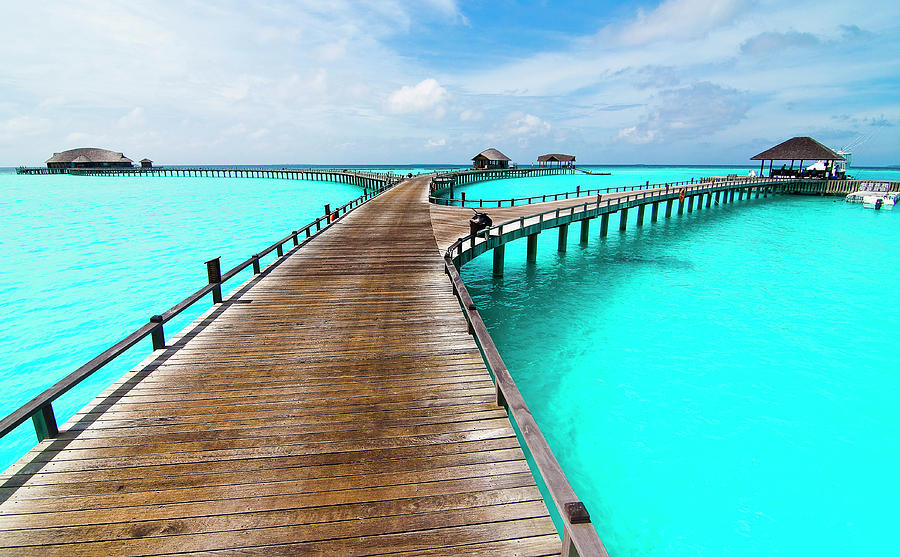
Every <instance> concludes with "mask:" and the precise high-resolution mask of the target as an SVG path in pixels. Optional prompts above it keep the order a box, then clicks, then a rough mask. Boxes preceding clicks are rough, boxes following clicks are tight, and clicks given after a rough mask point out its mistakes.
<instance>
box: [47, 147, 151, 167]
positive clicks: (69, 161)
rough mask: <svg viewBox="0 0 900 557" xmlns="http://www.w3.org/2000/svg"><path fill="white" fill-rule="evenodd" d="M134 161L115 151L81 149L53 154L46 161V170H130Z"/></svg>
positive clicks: (92, 148) (91, 148) (90, 148)
mask: <svg viewBox="0 0 900 557" xmlns="http://www.w3.org/2000/svg"><path fill="white" fill-rule="evenodd" d="M133 166H134V161H132V160H131V159H129V158H128V157H126V156H125V155H123V154H122V153H117V152H115V151H109V150H107V149H97V148H94V147H82V148H80V149H69V150H68V151H63V152H62V153H53V156H52V157H50V158H49V159H47V168H131V167H133Z"/></svg>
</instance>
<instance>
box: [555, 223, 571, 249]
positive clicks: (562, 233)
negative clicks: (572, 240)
mask: <svg viewBox="0 0 900 557" xmlns="http://www.w3.org/2000/svg"><path fill="white" fill-rule="evenodd" d="M568 240H569V225H568V224H563V225H562V226H560V227H559V243H558V244H557V246H556V249H557V250H559V251H566V244H567V243H568Z"/></svg>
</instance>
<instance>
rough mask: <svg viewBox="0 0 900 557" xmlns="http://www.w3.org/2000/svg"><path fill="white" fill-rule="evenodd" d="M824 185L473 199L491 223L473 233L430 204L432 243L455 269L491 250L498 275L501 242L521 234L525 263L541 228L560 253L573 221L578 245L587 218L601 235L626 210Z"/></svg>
mask: <svg viewBox="0 0 900 557" xmlns="http://www.w3.org/2000/svg"><path fill="white" fill-rule="evenodd" d="M828 187H829V186H828V184H826V182H825V181H823V180H817V181H815V183H807V181H803V182H801V181H798V180H786V179H771V178H732V179H727V178H724V179H719V180H713V181H704V182H693V181H691V182H673V183H669V184H653V185H650V184H646V185H642V186H635V187H634V188H631V187H628V188H621V187H620V188H608V190H607V191H604V192H602V193H600V192H598V193H592V194H591V195H580V196H576V195H572V196H570V195H569V194H568V193H566V194H552V195H553V197H555V198H556V199H555V200H554V201H547V202H536V203H533V204H532V203H531V199H534V198H523V199H524V200H527V201H528V202H527V203H525V204H519V205H516V201H517V200H515V199H514V200H509V201H510V202H509V203H506V202H507V200H490V201H487V202H486V201H484V200H479V206H480V207H481V208H479V209H478V210H479V211H483V212H485V213H487V214H488V215H489V216H490V217H491V219H492V220H493V223H494V224H493V225H492V226H490V227H488V228H486V229H484V230H482V231H479V232H478V233H476V234H475V235H472V234H469V228H468V225H467V223H466V222H464V221H463V218H464V217H467V216H468V217H470V216H471V215H472V208H464V207H453V206H446V205H441V204H437V203H433V204H432V205H431V216H432V222H433V224H434V230H435V237H436V239H437V242H438V246H439V247H440V248H441V249H442V250H445V252H446V255H445V256H446V258H447V260H448V261H449V262H452V264H453V265H454V266H456V267H460V266H462V265H463V264H465V263H467V262H468V261H471V260H472V259H474V258H475V257H477V256H478V255H480V254H482V253H485V252H487V251H490V250H493V257H494V262H493V273H494V275H495V276H502V275H503V267H504V257H505V249H504V246H505V244H507V243H508V242H511V241H513V240H517V239H520V238H527V242H528V244H527V249H526V253H527V255H526V257H527V259H528V260H529V261H535V260H536V257H537V237H538V234H540V233H541V232H542V231H544V230H548V229H556V230H557V232H558V234H559V241H558V249H559V251H565V250H566V246H567V243H568V231H569V225H571V224H573V223H576V222H578V223H579V224H580V226H581V230H580V240H581V242H582V243H584V242H587V241H588V237H589V234H590V223H591V221H593V220H594V219H597V218H599V219H600V231H599V235H600V236H601V237H602V236H606V235H607V233H608V231H609V222H610V218H611V217H612V216H614V215H615V214H618V215H619V219H618V221H619V222H618V228H619V230H625V229H626V227H627V223H628V215H629V210H631V209H634V210H635V211H636V212H637V218H636V225H637V226H643V225H644V222H645V215H646V213H647V211H646V209H647V208H648V207H649V208H650V211H649V213H650V215H649V221H650V222H656V221H657V220H658V219H659V218H660V213H661V212H662V213H663V217H664V218H669V217H671V216H672V214H673V212H676V211H677V214H679V215H681V214H683V213H684V212H685V211H687V212H689V213H690V212H693V211H694V210H700V209H702V208H703V207H704V206H705V207H706V208H709V207H711V206H712V204H713V203H715V204H716V205H718V204H720V203H721V204H727V203H734V202H735V201H741V200H743V199H744V198H745V196H746V199H748V200H749V199H751V198H759V197H768V196H769V195H774V194H787V193H809V194H817V195H818V194H824V192H825V191H826V190H827V188H828ZM591 191H592V192H596V191H597V190H591ZM571 193H573V194H574V193H576V192H571ZM542 197H549V196H542ZM454 201H460V200H454ZM495 203H496V205H494V204H495ZM487 206H494V208H487ZM470 207H471V205H470Z"/></svg>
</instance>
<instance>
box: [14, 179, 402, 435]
mask: <svg viewBox="0 0 900 557" xmlns="http://www.w3.org/2000/svg"><path fill="white" fill-rule="evenodd" d="M397 183H398V182H397V181H394V180H387V181H385V183H384V184H382V185H380V186H378V187H377V188H375V189H372V190H369V191H367V192H366V193H364V194H363V195H361V196H359V197H357V198H356V199H353V200H351V201H348V202H347V203H345V204H344V205H342V206H340V207H338V208H337V209H335V210H334V211H330V209H329V211H330V212H328V213H327V214H325V215H323V216H321V217H318V218H317V219H315V220H314V221H312V222H311V223H309V224H307V225H305V226H303V227H302V228H300V229H298V230H294V231H293V232H291V233H290V234H288V235H287V236H285V237H283V238H281V239H280V240H278V241H276V242H275V243H273V244H271V245H270V246H268V247H266V248H265V249H264V250H262V251H261V252H259V253H257V254H254V255H252V256H251V257H250V258H249V259H247V260H245V261H243V262H241V263H238V264H237V265H236V266H234V267H233V268H231V269H230V270H228V271H227V272H225V273H224V274H222V273H221V270H220V269H219V259H218V258H216V259H213V260H211V261H208V262H207V273H208V275H209V284H207V285H206V286H204V287H202V288H200V289H199V290H197V291H196V292H194V293H193V294H191V295H189V296H188V297H187V298H185V299H184V300H182V301H180V302H178V303H177V304H175V305H174V306H172V307H171V308H169V309H168V310H166V311H165V312H163V313H162V314H160V315H154V316H152V317H151V318H150V321H149V322H148V323H146V324H145V325H142V326H140V327H138V328H137V329H136V330H135V331H133V332H132V333H130V334H129V335H127V336H126V337H125V338H123V339H122V340H120V341H118V342H116V343H115V344H113V345H112V346H111V347H109V348H107V349H106V350H104V351H103V352H101V353H100V354H99V355H97V356H95V357H94V358H93V359H91V360H90V361H88V362H87V363H85V364H84V365H82V366H81V367H79V368H78V369H76V370H75V371H73V372H72V373H70V374H69V375H67V376H66V377H64V378H63V379H61V380H59V381H57V382H56V383H55V384H54V385H52V386H51V387H49V388H48V389H46V390H45V391H44V392H42V393H41V394H39V395H37V396H36V397H34V398H33V399H31V400H30V401H28V402H26V403H25V404H23V405H22V406H20V407H19V408H18V409H16V410H15V411H13V412H12V413H10V414H9V415H7V416H6V417H5V418H3V419H2V420H0V438H2V437H4V436H6V435H7V434H9V432H11V431H12V430H13V429H15V428H16V427H18V426H19V425H21V424H22V423H23V422H25V421H26V420H27V419H28V418H32V420H33V421H34V428H35V433H36V434H37V437H38V441H43V440H44V439H47V438H51V437H56V436H57V435H58V434H59V429H58V426H57V423H56V416H55V415H54V413H53V402H54V401H55V400H56V399H58V398H59V397H60V396H62V395H64V394H65V393H66V392H68V391H69V390H71V389H72V388H73V387H75V386H76V385H78V384H79V383H81V382H82V381H83V380H85V379H86V378H88V377H90V376H91V375H92V374H93V373H95V372H96V371H98V370H99V369H100V368H102V367H103V366H105V365H106V364H108V363H110V362H111V361H113V360H115V359H116V358H117V357H119V356H121V355H122V354H123V353H125V352H126V351H127V350H128V349H129V348H131V347H132V346H134V345H135V344H137V343H138V342H140V341H141V340H143V339H144V338H146V337H147V336H150V337H151V340H152V343H153V350H159V349H162V348H165V334H164V332H163V325H164V324H165V323H167V322H168V321H170V320H172V319H173V318H175V317H176V316H177V315H178V314H180V313H181V312H183V311H184V310H186V309H187V308H189V307H191V306H192V305H194V304H195V303H197V302H198V301H200V300H201V299H202V298H203V297H204V296H206V295H207V294H209V293H212V294H213V303H214V304H218V303H221V302H222V285H223V284H224V283H225V282H226V281H228V280H230V279H232V278H234V277H235V276H236V275H237V274H238V273H240V272H241V271H243V270H244V269H247V268H248V267H250V266H252V267H253V273H254V274H259V273H261V272H262V269H261V268H260V265H259V260H260V258H261V257H264V256H266V255H268V254H270V253H272V252H273V251H274V252H276V253H277V256H278V258H279V259H280V258H281V257H283V256H284V245H285V244H287V243H288V242H291V243H292V244H293V245H292V246H291V248H290V250H289V251H288V253H290V252H292V251H294V250H296V249H299V248H300V247H302V246H303V245H305V244H306V242H308V241H309V240H310V239H311V238H313V237H315V236H317V235H318V234H319V233H320V232H321V231H322V230H325V229H326V228H328V227H329V226H331V224H333V223H334V222H336V221H337V220H338V219H340V218H342V217H343V216H344V215H346V214H347V213H349V212H351V211H353V210H354V209H356V208H358V207H359V206H360V205H362V204H364V203H365V202H367V201H369V200H370V199H372V198H374V197H376V196H377V195H379V194H381V193H382V192H384V191H387V190H388V189H390V188H392V187H393V186H394V185H396V184H397ZM326 207H328V206H327V205H326ZM301 236H302V238H301ZM276 261H278V260H277V259H276ZM274 263H275V262H272V263H271V264H270V265H273V264H274Z"/></svg>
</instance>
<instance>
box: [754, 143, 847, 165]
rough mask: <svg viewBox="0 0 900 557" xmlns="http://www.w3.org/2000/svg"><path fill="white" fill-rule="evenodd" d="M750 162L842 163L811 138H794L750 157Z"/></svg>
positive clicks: (830, 151)
mask: <svg viewBox="0 0 900 557" xmlns="http://www.w3.org/2000/svg"><path fill="white" fill-rule="evenodd" d="M750 160H752V161H800V160H806V161H842V160H844V157H842V156H841V155H839V154H837V153H835V152H834V151H832V150H831V149H829V148H828V147H826V146H824V145H822V144H821V143H819V142H818V141H816V140H815V139H813V138H811V137H794V138H791V139H788V140H787V141H785V142H783V143H779V144H778V145H776V146H774V147H772V148H771V149H767V150H765V151H763V152H762V153H760V154H758V155H756V156H755V157H751V158H750Z"/></svg>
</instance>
